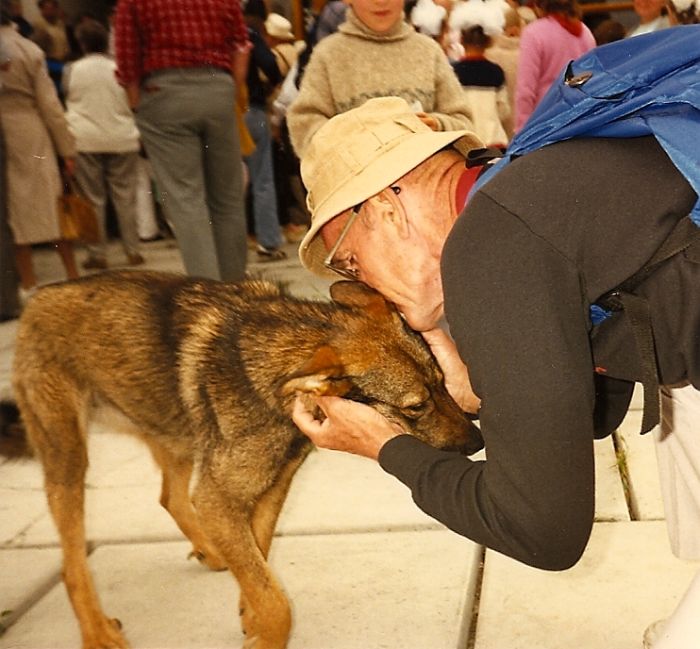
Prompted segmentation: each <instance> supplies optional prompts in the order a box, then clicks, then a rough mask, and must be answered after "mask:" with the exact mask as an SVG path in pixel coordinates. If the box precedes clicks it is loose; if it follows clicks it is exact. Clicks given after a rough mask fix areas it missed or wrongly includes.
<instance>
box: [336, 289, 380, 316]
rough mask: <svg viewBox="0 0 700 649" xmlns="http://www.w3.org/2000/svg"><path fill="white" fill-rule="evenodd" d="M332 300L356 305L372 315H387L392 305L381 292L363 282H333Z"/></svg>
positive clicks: (346, 304)
mask: <svg viewBox="0 0 700 649" xmlns="http://www.w3.org/2000/svg"><path fill="white" fill-rule="evenodd" d="M330 292H331V297H332V298H333V301H334V302H337V303H338V304H342V305H344V306H352V307H358V308H360V309H362V310H363V311H367V312H368V313H370V314H371V315H373V316H380V315H389V313H390V312H391V309H393V306H391V305H390V304H389V302H387V301H386V300H385V299H384V297H383V296H382V294H381V293H379V292H377V291H375V290H374V289H373V288H370V287H369V286H367V284H364V283H363V282H351V281H344V282H335V284H333V285H331V288H330Z"/></svg>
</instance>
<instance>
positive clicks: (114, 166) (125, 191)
mask: <svg viewBox="0 0 700 649" xmlns="http://www.w3.org/2000/svg"><path fill="white" fill-rule="evenodd" d="M138 164H139V154H138V152H137V151H133V152H130V153H79V154H78V158H77V162H76V165H75V179H76V180H77V181H78V185H80V189H82V191H83V193H84V194H85V196H87V198H89V199H90V201H91V202H92V204H93V205H94V206H95V211H96V213H97V222H98V224H99V226H100V242H99V243H96V244H91V245H88V246H87V249H88V252H89V254H90V256H91V257H102V258H105V257H106V256H107V250H106V243H107V231H106V212H105V208H106V206H107V196H108V193H109V196H110V197H111V199H112V205H114V211H115V212H116V216H117V223H118V224H119V233H120V235H121V241H122V245H123V246H124V252H125V253H126V254H127V255H134V254H136V253H137V252H138V250H139V237H138V233H137V230H136V184H137V181H138Z"/></svg>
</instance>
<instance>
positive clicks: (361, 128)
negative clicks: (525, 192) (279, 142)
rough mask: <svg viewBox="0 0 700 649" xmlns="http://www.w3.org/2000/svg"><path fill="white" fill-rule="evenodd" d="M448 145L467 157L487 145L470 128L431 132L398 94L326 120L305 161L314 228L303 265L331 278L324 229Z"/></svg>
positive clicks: (304, 177) (306, 239)
mask: <svg viewBox="0 0 700 649" xmlns="http://www.w3.org/2000/svg"><path fill="white" fill-rule="evenodd" d="M450 144H451V145H452V146H454V147H455V148H456V149H457V150H459V151H460V152H461V153H462V154H463V155H465V156H466V154H467V152H468V151H469V149H473V148H478V147H481V146H483V145H482V143H481V141H480V140H479V138H478V137H477V136H476V135H474V133H471V132H470V131H433V130H432V129H431V128H429V127H428V126H426V125H425V124H424V123H423V122H421V121H420V119H418V117H417V116H416V115H415V113H414V112H413V111H412V110H411V107H410V106H409V105H408V103H407V102H406V100H404V99H401V98H400V97H376V98H374V99H369V100H368V101H366V102H365V103H364V104H362V105H361V106H359V107H358V108H353V109H352V110H349V111H347V112H345V113H340V114H339V115H336V116H335V117H332V118H331V119H330V120H328V121H327V122H326V123H325V124H324V125H323V126H322V127H321V128H320V129H319V130H318V131H316V133H315V134H314V136H313V138H312V139H311V143H310V144H309V147H308V149H307V150H306V152H305V153H304V157H303V158H302V160H301V177H302V181H303V182H304V185H305V186H306V188H307V189H308V194H307V200H306V202H307V205H308V207H309V211H310V212H311V227H310V228H309V231H308V232H307V233H306V236H305V237H304V239H303V241H302V242H301V245H300V246H299V258H300V259H301V263H302V264H303V265H304V267H305V268H308V269H309V270H311V271H313V272H314V273H316V274H317V275H322V276H333V273H332V272H331V271H328V270H326V269H325V267H324V266H323V259H324V258H325V256H326V250H325V246H324V244H323V241H322V239H321V237H319V236H318V234H319V231H320V230H321V228H322V227H323V226H324V225H325V224H326V223H328V221H330V220H331V219H333V218H335V217H336V216H338V215H339V214H342V213H343V212H344V211H345V210H348V209H350V208H351V207H353V206H355V205H357V204H358V203H361V202H362V201H364V200H367V199H368V198H371V197H372V196H375V195H376V194H378V193H379V192H381V191H382V190H384V189H386V188H387V187H389V186H390V185H391V183H393V182H395V181H397V180H398V179H399V178H401V177H403V176H405V175H406V174H407V173H408V172H409V171H411V170H412V169H414V168H415V167H417V166H418V165H419V164H421V163H422V162H424V161H425V160H427V159H428V158H429V157H430V156H431V155H433V154H434V153H437V152H438V151H440V149H443V148H444V147H447V146H449V145H450Z"/></svg>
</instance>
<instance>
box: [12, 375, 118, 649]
mask: <svg viewBox="0 0 700 649" xmlns="http://www.w3.org/2000/svg"><path fill="white" fill-rule="evenodd" d="M53 378H54V379H56V376H54V377H53ZM31 393H32V397H31V399H27V398H26V396H25V391H24V390H23V389H22V388H20V389H18V390H17V400H18V404H19V406H20V410H21V412H22V418H23V420H24V423H25V426H26V429H27V434H28V436H29V438H30V440H31V442H32V445H33V446H34V448H35V450H36V452H37V454H38V456H39V458H40V460H41V462H42V464H43V467H44V480H45V488H46V496H47V499H48V503H49V509H50V511H51V515H52V516H53V519H54V522H55V523H56V527H57V528H58V533H59V536H60V538H61V547H62V550H63V581H64V583H65V586H66V590H67V591H68V597H69V599H70V602H71V605H72V606H73V610H74V611H75V615H76V617H77V618H78V623H79V624H80V632H81V634H82V640H83V649H128V644H127V642H126V639H125V638H124V636H123V635H122V634H121V633H120V631H119V629H120V627H121V625H120V623H119V621H118V620H111V619H109V618H108V617H107V616H106V615H105V614H104V613H103V611H102V607H101V606H100V602H99V598H98V596H97V591H96V590H95V586H94V583H93V580H92V576H91V574H90V569H89V567H88V561H87V548H86V538H85V521H84V501H85V472H86V470H87V464H88V459H87V446H86V439H85V433H86V430H85V429H86V422H85V405H86V404H85V397H84V395H82V394H80V392H79V391H78V390H77V388H74V387H73V386H71V385H70V384H68V383H67V381H65V380H64V379H63V378H62V377H60V376H59V377H58V380H53V381H52V380H51V377H50V372H49V371H48V370H46V369H45V370H44V371H43V372H42V375H41V379H37V380H35V381H34V383H33V384H32V386H31Z"/></svg>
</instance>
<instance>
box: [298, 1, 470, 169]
mask: <svg viewBox="0 0 700 649" xmlns="http://www.w3.org/2000/svg"><path fill="white" fill-rule="evenodd" d="M385 96H396V97H402V98H403V99H405V100H406V101H407V102H408V103H409V104H410V105H411V106H413V107H414V108H415V110H416V111H423V112H426V113H429V114H430V115H431V116H432V117H434V118H436V119H437V121H438V123H439V128H440V130H459V129H469V130H471V120H470V114H469V109H468V107H467V105H466V103H465V101H464V95H463V93H462V88H461V86H460V84H459V81H458V80H457V77H456V76H455V73H454V71H453V70H452V67H451V66H450V64H449V62H448V60H447V57H446V56H445V53H444V52H443V51H442V50H441V49H440V46H439V45H438V44H437V43H436V42H435V41H433V40H432V39H431V38H429V37H427V36H424V35H422V34H418V33H417V32H416V31H415V29H413V27H411V26H410V25H409V24H408V23H406V22H405V21H403V20H401V21H399V22H398V23H397V24H396V25H395V26H394V27H393V28H392V29H391V30H390V31H388V32H386V33H383V34H378V33H377V32H374V31H372V30H370V29H369V28H368V27H367V26H366V25H364V23H362V22H361V21H360V20H359V19H358V18H357V17H356V16H355V14H354V12H353V11H352V8H349V9H348V11H347V14H346V21H345V22H344V23H343V24H342V25H341V26H340V28H339V30H338V32H337V33H335V34H332V35H331V36H328V37H327V38H324V39H323V40H322V41H321V42H320V43H319V44H318V45H317V46H316V47H315V48H314V52H313V54H312V55H311V59H310V61H309V64H308V66H307V67H306V71H305V73H304V79H303V81H302V84H301V88H300V92H299V96H298V97H297V99H296V100H295V101H294V103H293V104H292V105H291V107H290V109H289V112H288V113H287V123H288V125H289V133H290V136H291V139H292V145H293V146H294V149H295V151H296V153H297V155H298V156H299V157H303V155H304V151H305V150H306V147H307V146H308V144H309V142H310V140H311V137H312V136H313V134H314V133H315V132H316V131H317V130H318V129H319V128H320V127H321V126H323V124H324V123H325V122H326V121H327V120H329V119H330V118H331V117H333V116H334V115H337V114H338V113H343V112H345V111H348V110H350V109H352V108H356V107H357V106H360V105H361V104H363V103H364V102H365V101H367V100H368V99H371V98H373V97H385Z"/></svg>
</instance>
